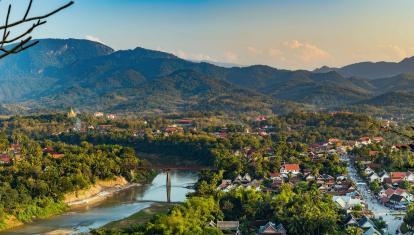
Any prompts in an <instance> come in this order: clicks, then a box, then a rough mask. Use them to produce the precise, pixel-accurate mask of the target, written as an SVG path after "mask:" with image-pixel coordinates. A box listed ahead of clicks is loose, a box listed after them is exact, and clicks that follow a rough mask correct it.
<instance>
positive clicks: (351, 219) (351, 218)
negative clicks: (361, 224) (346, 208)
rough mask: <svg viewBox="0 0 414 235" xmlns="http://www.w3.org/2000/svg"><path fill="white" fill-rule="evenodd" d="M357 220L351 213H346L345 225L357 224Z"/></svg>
mask: <svg viewBox="0 0 414 235" xmlns="http://www.w3.org/2000/svg"><path fill="white" fill-rule="evenodd" d="M357 225H358V221H357V220H356V219H355V218H354V216H353V215H352V214H348V217H347V218H346V219H345V226H347V227H348V226H357Z"/></svg>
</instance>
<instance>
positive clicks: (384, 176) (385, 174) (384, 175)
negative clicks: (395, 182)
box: [378, 171, 390, 183]
mask: <svg viewBox="0 0 414 235" xmlns="http://www.w3.org/2000/svg"><path fill="white" fill-rule="evenodd" d="M378 176H379V177H380V181H381V183H383V182H384V181H385V179H389V178H390V175H389V174H388V173H387V172H386V171H383V172H381V173H379V174H378Z"/></svg>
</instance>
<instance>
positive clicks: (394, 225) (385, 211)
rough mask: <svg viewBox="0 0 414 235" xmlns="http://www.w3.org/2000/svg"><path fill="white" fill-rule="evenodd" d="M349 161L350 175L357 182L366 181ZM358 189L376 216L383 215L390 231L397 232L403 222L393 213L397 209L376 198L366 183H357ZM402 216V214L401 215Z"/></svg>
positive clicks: (391, 232) (347, 160)
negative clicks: (369, 191)
mask: <svg viewBox="0 0 414 235" xmlns="http://www.w3.org/2000/svg"><path fill="white" fill-rule="evenodd" d="M345 161H346V162H347V163H348V175H349V176H350V177H351V179H352V180H353V181H354V182H355V183H357V182H364V180H363V179H362V178H361V177H359V175H358V173H357V171H356V169H355V167H354V166H353V165H352V164H351V162H350V161H349V159H346V160H345ZM356 187H357V190H358V191H359V192H360V193H361V195H362V197H363V199H364V201H365V202H366V204H367V206H368V209H370V210H371V211H372V212H373V213H374V215H375V217H376V218H379V217H382V218H383V220H384V221H385V222H386V223H387V225H388V231H389V233H390V234H396V230H397V229H398V228H399V227H400V225H401V223H402V219H398V218H397V217H396V216H394V215H393V214H396V213H397V211H395V210H392V209H390V208H388V207H386V206H384V205H382V204H381V203H379V201H378V200H377V199H376V198H374V197H373V196H372V195H371V194H370V193H368V190H369V188H368V186H367V185H366V184H357V185H356ZM399 217H400V218H401V217H402V216H399Z"/></svg>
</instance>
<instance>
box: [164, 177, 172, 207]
mask: <svg viewBox="0 0 414 235" xmlns="http://www.w3.org/2000/svg"><path fill="white" fill-rule="evenodd" d="M165 172H166V173H167V183H166V186H167V202H168V203H170V202H171V170H170V169H166V170H165Z"/></svg>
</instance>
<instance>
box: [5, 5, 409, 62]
mask: <svg viewBox="0 0 414 235" xmlns="http://www.w3.org/2000/svg"><path fill="white" fill-rule="evenodd" d="M11 1H12V0H8V1H7V0H3V1H2V3H0V4H1V8H0V10H2V12H4V10H5V9H4V6H5V3H7V2H11ZM13 2H14V3H15V4H17V5H16V6H14V9H15V14H16V15H18V13H19V12H22V11H23V10H22V9H23V5H24V3H25V2H26V1H25V0H19V1H18V3H16V1H13ZM65 2H66V1H64V0H37V1H35V9H34V11H35V13H36V12H44V11H47V10H48V9H52V8H53V7H54V6H58V5H59V4H62V3H65ZM75 2H76V3H75V5H74V6H73V7H71V8H70V9H68V10H66V11H65V12H63V13H61V14H59V15H57V16H55V17H53V18H50V20H49V23H48V24H47V25H46V26H44V27H43V28H42V29H40V30H39V31H37V32H36V33H35V36H36V37H38V38H44V37H53V38H89V39H94V40H99V41H102V42H104V43H105V44H107V45H109V46H111V47H113V48H115V49H128V48H135V47H137V46H141V47H146V48H152V49H159V50H163V51H168V52H172V53H174V54H176V55H178V56H181V57H183V58H187V59H194V60H215V61H222V62H229V63H236V64H245V65H247V64H259V63H260V64H268V65H271V66H274V67H278V68H290V69H299V68H305V69H313V68H315V67H320V66H322V65H329V66H341V65H345V64H348V63H352V62H356V61H365V60H369V61H382V60H386V61H399V60H401V59H403V58H405V57H408V56H412V55H414V27H413V26H414V14H412V9H414V1H412V0H393V1H391V0H363V1H361V0H285V1H281V0H210V1H209V0H204V1H202V0H192V1H191V0H169V1H167V0H75Z"/></svg>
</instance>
